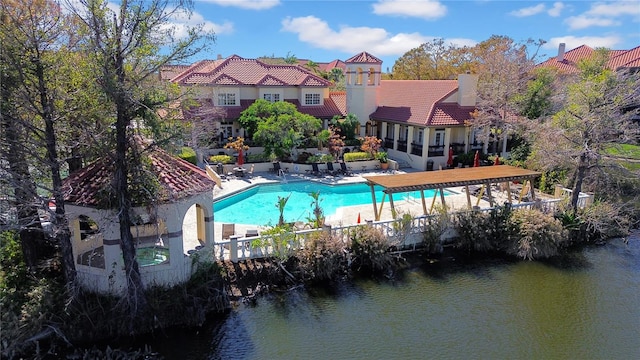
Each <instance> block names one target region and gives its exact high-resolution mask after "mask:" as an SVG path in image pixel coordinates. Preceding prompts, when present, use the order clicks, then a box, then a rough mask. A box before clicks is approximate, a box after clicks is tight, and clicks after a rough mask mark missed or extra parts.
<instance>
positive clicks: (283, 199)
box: [276, 194, 291, 226]
mask: <svg viewBox="0 0 640 360" xmlns="http://www.w3.org/2000/svg"><path fill="white" fill-rule="evenodd" d="M290 197H291V194H289V196H278V202H277V203H276V207H277V208H278V212H280V217H279V219H278V225H280V226H282V225H284V208H285V206H287V201H289V198H290Z"/></svg>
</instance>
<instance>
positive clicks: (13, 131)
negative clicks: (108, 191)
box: [0, 0, 76, 293]
mask: <svg viewBox="0 0 640 360" xmlns="http://www.w3.org/2000/svg"><path fill="white" fill-rule="evenodd" d="M0 9H1V11H2V17H3V21H2V26H0V38H1V39H2V43H3V44H6V46H7V47H6V48H4V47H3V49H2V50H3V51H2V63H3V64H4V65H5V69H6V70H7V73H6V74H11V75H10V76H13V80H14V81H15V82H14V83H12V84H6V85H7V87H5V86H4V85H5V83H4V81H3V100H5V99H6V101H9V104H8V105H7V107H8V109H7V112H6V113H5V112H3V116H2V123H3V125H4V129H5V130H6V131H7V132H6V133H5V137H6V139H7V141H8V147H7V150H9V153H6V156H7V158H6V159H7V162H8V163H9V167H10V168H11V171H10V173H11V174H12V176H13V178H14V180H15V181H16V182H15V183H14V184H15V186H16V188H15V189H16V191H15V195H16V200H17V204H18V209H19V210H18V212H19V218H21V219H22V220H25V219H26V220H27V221H28V224H25V223H23V224H22V225H23V229H22V231H21V238H22V242H23V246H24V247H25V249H27V248H31V250H28V251H26V253H28V252H29V251H34V249H33V246H34V243H37V242H38V240H36V239H38V238H41V236H42V231H41V230H42V229H41V225H40V219H39V215H38V212H37V208H36V207H34V206H39V207H40V208H41V209H44V210H46V211H49V210H50V209H49V200H48V199H45V200H41V198H40V197H39V196H38V194H37V193H36V185H35V183H34V181H33V180H32V177H31V175H30V172H31V171H40V170H41V169H44V171H43V173H44V174H48V176H49V181H43V183H42V184H43V185H44V184H45V183H48V184H50V188H48V189H47V190H48V192H49V193H51V194H52V197H53V200H54V202H55V205H56V206H55V211H53V213H52V214H51V215H52V216H51V223H52V224H53V230H54V234H55V235H54V236H55V240H56V243H57V244H58V245H59V247H60V251H61V262H62V268H63V270H64V276H65V280H66V285H67V288H68V289H69V290H73V289H74V288H75V277H76V272H75V261H74V257H73V252H72V248H71V239H70V238H71V234H70V231H69V226H68V224H67V219H66V215H65V207H64V194H63V192H62V176H61V162H62V161H61V160H60V158H59V155H58V148H59V143H58V140H57V137H58V134H59V132H60V125H62V124H63V111H61V110H60V109H61V108H62V107H63V104H64V100H65V98H64V89H63V88H62V83H63V82H65V81H67V80H68V77H69V75H70V74H69V73H67V72H63V71H61V70H63V69H64V66H60V64H62V63H64V61H65V57H66V54H69V48H67V47H65V44H64V40H65V39H67V40H68V39H71V38H72V37H71V36H69V34H71V32H67V31H66V29H67V26H69V25H70V23H71V22H70V19H68V18H67V17H65V16H64V15H63V14H62V11H61V9H60V7H59V6H58V4H57V3H55V2H52V1H47V0H30V1H28V2H14V1H6V2H3V3H2V7H1V8H0ZM5 50H7V51H5ZM3 77H4V71H3ZM3 80H7V79H3ZM3 105H5V104H3ZM3 107H4V106H3ZM5 115H7V116H6V117H5ZM34 140H35V141H34ZM34 160H35V161H36V162H37V165H35V166H34V167H31V166H30V165H31V164H30V163H29V161H34ZM31 169H33V170H31ZM34 231H35V232H36V233H38V235H36V234H34ZM40 241H41V240H40ZM26 253H25V255H27V256H26V258H27V259H28V260H27V261H30V262H31V261H32V260H33V259H32V258H31V259H29V258H30V256H29V255H28V254H26ZM71 293H73V292H71Z"/></svg>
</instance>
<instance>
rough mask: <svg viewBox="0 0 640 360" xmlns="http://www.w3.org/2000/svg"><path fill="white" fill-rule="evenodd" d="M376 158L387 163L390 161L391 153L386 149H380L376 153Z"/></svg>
mask: <svg viewBox="0 0 640 360" xmlns="http://www.w3.org/2000/svg"><path fill="white" fill-rule="evenodd" d="M376 159H377V160H378V161H380V163H382V164H386V163H387V162H389V155H388V154H387V152H386V151H378V152H377V153H376Z"/></svg>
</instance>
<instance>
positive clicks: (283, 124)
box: [238, 99, 322, 159]
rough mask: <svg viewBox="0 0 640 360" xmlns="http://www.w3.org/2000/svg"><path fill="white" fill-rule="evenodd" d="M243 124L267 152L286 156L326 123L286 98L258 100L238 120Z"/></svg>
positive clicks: (280, 156) (281, 156)
mask: <svg viewBox="0 0 640 360" xmlns="http://www.w3.org/2000/svg"><path fill="white" fill-rule="evenodd" d="M238 122H239V123H240V125H241V126H242V127H243V128H244V129H245V130H247V131H248V132H249V133H250V134H253V140H254V141H256V142H257V143H258V144H260V145H262V146H264V149H265V152H267V153H274V154H275V155H276V156H277V157H279V158H281V159H282V158H286V157H288V156H290V155H291V152H292V151H293V150H294V149H296V148H297V147H299V146H300V145H302V144H303V143H304V140H305V139H307V138H312V137H313V134H314V133H316V132H317V131H318V130H320V129H321V128H322V122H321V121H320V120H319V119H317V118H315V117H313V116H311V115H307V114H303V113H301V112H299V111H298V110H297V109H296V106H295V105H293V104H291V103H289V102H286V101H276V102H273V103H272V102H269V101H266V100H264V99H258V100H256V101H255V102H254V103H253V104H251V106H249V107H248V108H247V109H246V110H244V111H243V112H242V114H241V116H240V118H239V119H238Z"/></svg>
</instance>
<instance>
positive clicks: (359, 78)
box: [356, 68, 364, 85]
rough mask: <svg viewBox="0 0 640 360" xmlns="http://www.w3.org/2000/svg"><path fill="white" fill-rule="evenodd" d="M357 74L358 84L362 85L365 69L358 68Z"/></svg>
mask: <svg viewBox="0 0 640 360" xmlns="http://www.w3.org/2000/svg"><path fill="white" fill-rule="evenodd" d="M356 71H357V74H356V85H362V77H363V76H364V71H363V70H362V68H358V69H357V70H356Z"/></svg>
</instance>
